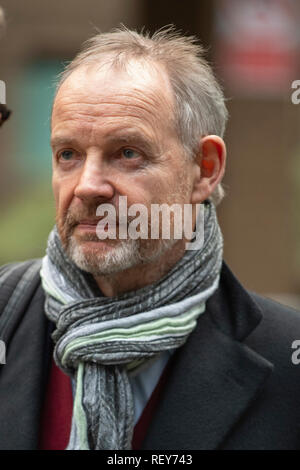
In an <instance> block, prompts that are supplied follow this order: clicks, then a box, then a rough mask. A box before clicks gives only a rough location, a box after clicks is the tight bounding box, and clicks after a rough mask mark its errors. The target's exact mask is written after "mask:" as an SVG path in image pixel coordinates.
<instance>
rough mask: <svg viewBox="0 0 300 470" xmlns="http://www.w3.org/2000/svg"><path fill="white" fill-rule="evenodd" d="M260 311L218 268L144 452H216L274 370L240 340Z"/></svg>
mask: <svg viewBox="0 0 300 470" xmlns="http://www.w3.org/2000/svg"><path fill="white" fill-rule="evenodd" d="M261 318H262V312H261V310H260V308H259V306H258V305H257V304H256V303H255V301H254V300H253V299H252V297H251V296H250V294H249V293H248V292H247V291H246V290H245V289H244V288H243V287H242V286H241V284H240V283H239V282H238V281H237V279H236V278H235V277H234V276H233V274H232V273H231V271H230V270H229V268H228V267H227V266H226V265H225V264H223V267H222V272H221V279H220V286H219V289H218V290H217V291H216V293H215V294H214V295H213V296H212V297H211V299H210V300H209V301H208V302H207V308H206V312H205V313H204V314H203V315H201V316H200V317H199V319H198V322H197V327H196V328H195V330H194V331H193V333H192V334H191V335H190V336H189V338H188V340H187V342H186V344H185V345H184V346H183V347H182V348H180V349H178V351H177V352H176V353H175V354H174V356H173V358H172V363H171V364H170V369H169V374H168V378H167V384H166V386H165V388H164V390H163V391H162V394H161V396H160V402H159V405H158V407H157V409H156V412H155V414H154V417H153V420H152V422H151V424H150V427H149V429H148V433H147V436H146V439H145V440H144V443H143V449H173V450H174V449H181V450H185V449H189V450H193V449H208V450H210V449H216V448H218V447H220V445H221V443H222V442H223V441H224V440H225V438H226V436H227V435H228V434H229V432H230V431H231V429H232V428H233V426H234V425H235V424H236V423H237V421H238V420H239V418H240V417H241V416H242V414H243V413H245V411H246V410H247V408H248V407H249V406H250V405H251V403H252V402H253V400H254V399H255V398H256V397H257V395H258V393H259V392H260V390H261V389H262V387H263V385H264V382H265V381H266V379H267V378H268V376H269V374H270V373H271V371H272V369H273V365H272V364H271V363H270V362H269V361H267V360H266V359H265V358H263V357H262V356H260V355H259V354H257V353H256V352H254V351H253V350H252V349H250V348H248V347H247V346H246V345H245V344H243V343H242V342H241V341H243V340H244V339H245V338H246V337H247V336H248V335H249V334H250V333H251V332H252V331H253V330H254V329H255V328H256V327H257V325H258V324H259V322H260V320H261Z"/></svg>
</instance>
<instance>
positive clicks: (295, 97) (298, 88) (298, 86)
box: [291, 80, 300, 104]
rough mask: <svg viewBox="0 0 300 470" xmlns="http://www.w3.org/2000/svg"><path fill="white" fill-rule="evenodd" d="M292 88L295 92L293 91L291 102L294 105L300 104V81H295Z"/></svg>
mask: <svg viewBox="0 0 300 470" xmlns="http://www.w3.org/2000/svg"><path fill="white" fill-rule="evenodd" d="M292 88H295V91H293V93H292V96H291V100H292V103H293V104H299V103H300V80H294V81H293V83H292Z"/></svg>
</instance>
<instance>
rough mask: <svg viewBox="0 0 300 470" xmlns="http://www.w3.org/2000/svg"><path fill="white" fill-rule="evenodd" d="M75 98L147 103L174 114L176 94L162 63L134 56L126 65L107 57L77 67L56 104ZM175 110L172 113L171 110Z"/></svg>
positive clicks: (87, 101)
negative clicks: (98, 61) (113, 62)
mask: <svg viewBox="0 0 300 470" xmlns="http://www.w3.org/2000/svg"><path fill="white" fill-rule="evenodd" d="M72 100H73V101H74V102H76V103H78V104H80V103H82V104H83V105H84V104H95V105H96V104H100V105H101V103H103V104H104V105H105V104H106V103H114V102H115V103H116V105H117V104H118V102H119V103H120V104H122V105H123V106H124V104H125V105H126V104H128V106H129V107H130V106H133V105H135V106H137V107H138V106H139V101H140V105H141V106H143V105H145V106H147V104H148V105H149V107H150V108H151V111H153V112H154V113H158V114H157V115H161V113H167V115H168V117H169V118H170V116H173V114H174V97H173V91H172V87H171V84H170V80H169V77H168V74H167V72H166V71H165V69H164V68H163V66H162V65H160V64H156V63H154V62H149V61H145V60H137V59H131V60H130V61H129V62H128V63H126V66H120V65H113V64H112V63H111V61H110V60H109V59H108V60H105V59H104V60H103V61H102V62H101V63H100V64H99V63H90V64H85V65H81V66H79V67H78V68H77V69H75V70H74V71H73V72H72V73H71V74H70V75H69V76H68V77H67V78H66V79H65V81H64V82H63V83H62V85H61V86H60V88H59V90H58V92H57V95H56V98H55V101H54V104H53V115H54V114H55V111H56V108H57V107H58V106H59V107H60V108H61V107H63V106H64V104H68V103H70V101H72ZM170 113H171V114H170Z"/></svg>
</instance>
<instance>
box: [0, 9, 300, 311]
mask: <svg viewBox="0 0 300 470" xmlns="http://www.w3.org/2000/svg"><path fill="white" fill-rule="evenodd" d="M0 4H1V5H2V6H3V7H4V9H5V11H6V16H7V34H6V36H5V38H3V39H2V40H1V43H0V79H1V80H4V81H5V82H6V85H7V103H9V106H10V108H12V109H13V115H12V118H11V120H10V122H8V123H7V125H6V126H5V129H3V130H2V131H1V139H0V155H1V158H0V195H1V198H0V208H1V215H2V217H1V221H0V247H1V248H0V264H3V263H4V262H7V261H11V260H12V259H26V258H28V257H33V256H41V255H42V254H43V250H44V249H45V245H46V238H47V234H48V233H49V231H50V228H51V226H52V224H53V222H54V219H53V217H54V207H53V201H52V198H51V186H50V174H51V152H50V147H49V143H48V141H49V115H50V112H51V101H52V96H53V89H54V80H55V76H56V75H57V73H59V71H60V70H62V67H63V64H64V62H66V61H68V60H70V59H71V58H72V57H73V56H74V54H75V53H76V52H77V51H78V49H79V48H80V46H81V44H82V42H83V41H84V40H86V39H88V38H89V37H90V36H91V35H93V34H94V33H95V32H96V29H97V28H98V29H100V30H101V31H107V30H109V29H111V28H112V27H116V26H118V25H119V24H120V23H121V22H122V23H124V24H125V25H127V26H128V27H130V28H138V29H140V28H141V27H142V26H144V25H145V27H146V29H149V30H151V31H154V30H155V29H157V28H159V27H161V26H164V25H166V24H170V23H174V24H175V25H176V26H177V27H178V28H179V29H181V30H182V31H183V32H185V33H189V34H196V35H197V36H198V38H199V39H200V40H201V42H202V43H203V44H204V45H205V46H207V48H208V51H207V54H208V57H209V59H210V61H211V62H212V63H213V65H214V69H215V72H216V74H217V76H218V77H219V78H220V80H221V81H222V83H223V86H224V89H225V94H226V96H227V98H228V102H227V105H228V109H229V113H230V119H229V123H228V128H227V132H226V136H225V140H226V143H227V146H228V165H227V173H226V177H225V180H224V182H225V188H226V192H227V197H226V199H225V200H224V202H222V204H221V205H220V207H219V209H218V213H219V218H220V222H221V225H222V229H223V233H224V239H225V260H226V261H227V262H228V264H229V265H230V266H231V268H232V269H233V271H234V272H235V274H236V275H237V276H238V277H239V279H240V280H241V281H242V282H243V283H244V285H245V286H247V287H248V288H250V289H253V290H255V291H257V292H260V293H264V294H267V295H272V296H273V297H276V298H279V299H281V300H282V301H283V302H286V303H290V304H295V305H297V303H298V302H299V305H300V301H299V299H300V216H299V214H300V210H299V208H300V137H299V124H300V104H299V105H295V104H293V103H292V101H291V94H292V88H291V84H292V81H293V80H296V79H300V64H299V57H300V54H299V52H300V45H299V33H298V30H299V23H300V13H299V6H298V2H297V0H252V1H251V2H249V1H248V0H215V1H214V2H213V1H210V0H204V1H201V2H199V1H198V0H189V1H186V2H182V1H179V0H178V1H175V0H173V1H172V2H169V1H164V2H161V1H158V0H151V1H150V0H110V1H109V2H107V1H104V0H101V1H100V0H85V1H84V2H83V1H81V0H62V1H58V0H51V1H50V0H43V2H41V1H38V0H27V1H26V2H20V1H19V0H0Z"/></svg>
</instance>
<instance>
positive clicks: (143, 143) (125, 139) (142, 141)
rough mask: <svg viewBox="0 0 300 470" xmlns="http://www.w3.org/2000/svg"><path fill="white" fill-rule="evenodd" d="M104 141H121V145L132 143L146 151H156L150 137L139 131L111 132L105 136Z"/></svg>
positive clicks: (117, 142) (155, 146)
mask: <svg viewBox="0 0 300 470" xmlns="http://www.w3.org/2000/svg"><path fill="white" fill-rule="evenodd" d="M106 142H108V143H110V144H120V143H122V144H123V145H130V144H133V143H134V144H136V145H137V146H139V147H141V148H142V149H143V150H145V151H146V152H148V153H153V152H155V153H158V148H157V145H156V144H155V143H154V142H153V141H152V140H151V139H150V138H148V137H145V136H143V135H141V134H139V133H133V132H122V133H115V134H111V135H108V136H107V137H106Z"/></svg>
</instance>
